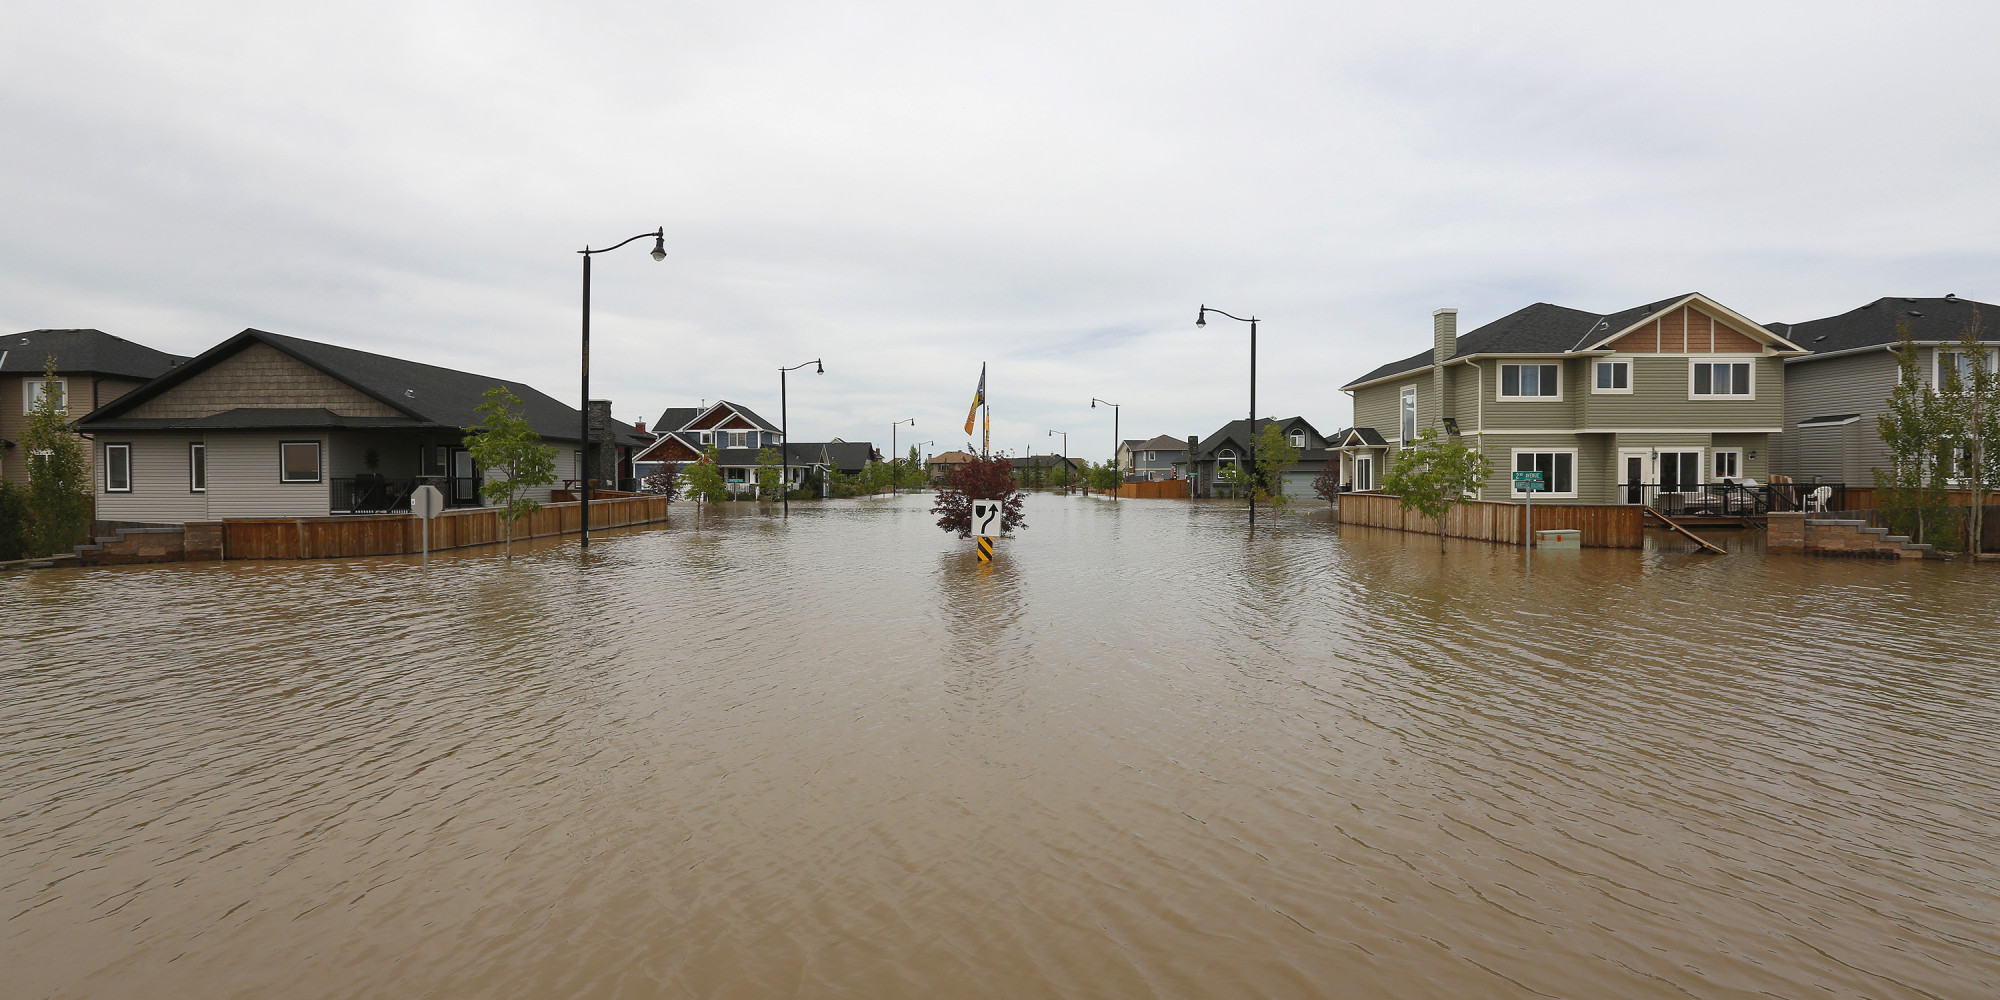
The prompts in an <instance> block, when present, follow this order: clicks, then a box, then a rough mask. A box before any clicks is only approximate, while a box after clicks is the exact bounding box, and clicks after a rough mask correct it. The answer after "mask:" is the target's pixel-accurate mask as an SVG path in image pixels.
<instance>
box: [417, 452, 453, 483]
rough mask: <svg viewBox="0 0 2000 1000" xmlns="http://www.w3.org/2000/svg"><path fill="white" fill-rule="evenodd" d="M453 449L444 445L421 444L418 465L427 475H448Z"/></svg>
mask: <svg viewBox="0 0 2000 1000" xmlns="http://www.w3.org/2000/svg"><path fill="white" fill-rule="evenodd" d="M450 453H451V449H449V448H446V447H445V446H444V445H441V444H440V445H419V446H418V447H417V467H418V468H420V469H422V470H424V471H423V474H424V475H426V476H443V475H448V474H449V473H447V472H446V471H445V470H447V469H449V468H450V467H451V466H450Z"/></svg>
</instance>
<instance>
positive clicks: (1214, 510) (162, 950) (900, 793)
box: [0, 497, 2000, 997]
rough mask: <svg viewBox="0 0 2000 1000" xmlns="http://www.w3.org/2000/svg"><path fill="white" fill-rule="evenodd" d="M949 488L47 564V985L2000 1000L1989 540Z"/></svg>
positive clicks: (29, 914)
mask: <svg viewBox="0 0 2000 1000" xmlns="http://www.w3.org/2000/svg"><path fill="white" fill-rule="evenodd" d="M925 506H926V500H925V498H922V497H915V498H912V497H904V498H874V499H867V500H858V501H842V502H835V503H829V504H824V505H811V504H808V505H802V506H795V507H794V509H793V514H792V518H791V521H790V524H789V525H785V524H781V523H778V522H775V521H774V520H773V519H772V518H770V517H769V516H767V515H766V514H764V513H761V512H759V511H758V510H757V509H756V508H754V507H747V506H746V507H742V508H741V509H729V510H722V511H710V512H706V513H704V514H703V515H702V516H700V517H699V518H697V517H696V516H695V515H694V514H693V512H692V511H689V512H686V513H682V514H677V515H676V522H675V524H674V525H673V526H671V527H668V528H664V529H658V528H656V529H644V530H631V531H623V532H609V533H604V534H601V535H598V536H597V537H596V539H595V544H593V546H592V548H591V551H590V553H589V554H588V556H587V557H584V558H580V557H579V553H578V551H577V550H576V548H575V546H574V543H573V542H572V541H565V540H544V541H540V542H535V543H529V544H526V545H520V546H516V552H517V555H516V558H515V560H514V561H513V563H512V564H511V565H509V564H508V563H506V562H504V561H502V560H501V559H499V558H497V552H492V551H484V550H481V551H472V552H466V551H457V552H448V553H442V554H437V555H434V556H433V557H432V568H431V570H430V572H429V573H428V574H426V573H423V572H421V571H419V569H418V568H417V566H416V564H415V562H414V561H403V560H394V559H381V560H366V561H356V562H349V563H332V562H315V563H301V564H279V563H273V564H241V563H232V564H228V565H223V566H215V565H196V566H168V567H131V568H124V569H102V570H77V571H50V572H42V573H34V574H15V575H11V576H6V577H0V622H4V623H5V624H4V626H0V627H4V636H5V638H4V639H0V643H4V645H0V654H4V655H0V661H4V672H0V746H4V747H5V748H6V749H5V751H4V755H0V817H4V824H5V826H4V831H5V837H4V843H0V913H4V917H5V920H4V923H0V969H5V970H6V975H5V976H4V977H0V984H4V985H0V995H5V996H10V997H11V996H23V997H42V996H78V997H81V996H92V997H125V996H132V997H137V996H146V997H158V996H204V997H208V996H222V997H227V996H243V997H251V996H255V997H268V996H287V997H336V996H338V997H346V996H373V995H381V996H415V995H429V996H437V997H547V996H578V997H599V996H603V997H610V996H626V995H631V996H646V997H652V996H662V995H668V996H674V995H694V996H711V995H714V996H744V997H764V996H773V995H786V996H789V995H800V994H814V995H819V994H834V995H854V996H911V997H916V996H923V997H930V996H992V997H1018V996H1079V997H1081V996H1134V997H1140V996H1216V995H1229V996H1236V995H1242V996H1323V995H1354V996H1370V995H1375V996H1391V995H1393V996H1404V997H1420V996H1438V997H1446V996H1451V997H1465V996H1535V995H1549V996H1592V997H1596V996H1620V997H1644V996H1660V997H1668V996H1688V995H1694V996H1761V995H1774V996H1820V995H1829V996H1870V997H1899V996H1909V997H1924V996H1938V997H1968V996H1991V995H1996V994H2000V950H1996V944H1995V941H1996V935H1995V934H1994V933H1993V927H1994V926H1995V920H1996V917H2000V873H1996V867H1995V863H1994V861H1993V859H1994V858H1995V857H1996V856H2000V792H1996V791H1995V789H1996V788H2000V745H1997V744H1996V740H1995V738H1994V737H1995V733H1996V732H2000V698H1996V694H1995V690H1994V681H1993V678H1994V673H1995V672H1994V669H1993V655H1992V653H1991V643H1990V641H1989V640H1988V639H1987V637H1988V636H1990V635H1991V634H1992V632H1993V629H1994V626H1995V623H1996V622H2000V583H1996V582H1995V581H1996V580H2000V575H1996V574H1995V573H1994V572H1993V571H1992V570H1991V569H1989V568H1985V567H1979V568H1973V567H1963V566H1952V565H1940V564H1934V563H1919V564H1904V563H1876V562H1849V561H1834V560H1806V559H1791V558H1779V559H1766V558H1763V557H1762V556H1761V555H1760V554H1758V552H1757V548H1758V546H1759V544H1760V540H1759V538H1758V536H1756V535H1755V534H1754V533H1735V534H1733V535H1728V536H1718V537H1721V538H1723V539H1724V540H1725V544H1726V545H1727V546H1729V547H1732V548H1735V549H1740V550H1742V551H1740V552H1738V554H1733V555H1730V556H1723V557H1717V556H1710V555H1702V554H1696V553H1693V552H1691V551H1689V549H1690V548H1692V546H1691V545H1688V544H1687V543H1684V542H1677V541H1674V540H1672V539H1661V540H1658V541H1656V543H1655V547H1654V548H1650V549H1648V550H1646V551H1644V552H1611V551H1600V550H1586V551H1583V552H1578V553H1552V552H1551V553H1541V554H1538V555H1537V556H1536V562H1535V572H1534V576H1533V579H1532V580H1529V579H1526V578H1525V577H1524V574H1523V572H1522V566H1521V553H1520V551H1519V550H1517V549H1510V548H1499V547H1494V546H1488V545H1484V544H1482V543H1476V542H1461V541H1457V540H1452V541H1449V542H1448V543H1447V546H1446V551H1445V553H1444V554H1443V555H1440V554H1439V552H1438V550H1437V545H1436V542H1435V539H1432V538H1426V537H1423V536H1406V535H1402V534H1399V533H1393V532H1381V531H1375V530H1371V529H1363V528H1355V527H1351V526H1350V527H1346V528H1344V529H1341V530H1339V531H1336V530H1335V528H1334V526H1333V525H1332V524H1331V523H1330V522H1329V521H1328V519H1327V518H1326V516H1325V514H1324V512H1323V511H1303V512H1298V513H1294V514H1291V515H1287V516H1286V517H1284V518H1282V519H1280V520H1279V521H1278V522H1277V523H1276V524H1262V525H1260V528H1259V530H1258V531H1257V533H1256V534H1255V535H1254V536H1251V535H1248V534H1247V533H1246V532H1244V531H1243V530H1242V513H1243V512H1242V509H1241V507H1239V506H1235V505H1232V504H1226V503H1186V502H1173V501H1123V502H1119V503H1117V504H1115V505H1114V504H1112V503H1109V502H1106V501H1102V500H1096V499H1083V498H1069V499H1064V498H1059V497H1037V498H1034V499H1033V500H1031V501H1030V505H1029V515H1030V517H1029V520H1030V525H1031V527H1030V528H1029V529H1028V530H1026V531H1023V532H1021V533H1019V534H1018V535H1017V536H1016V537H1013V538H1010V539H1007V540H1004V541H1002V542H1001V543H1000V559H999V562H998V563H997V564H995V565H993V566H986V567H982V566H980V565H979V564H978V562H977V560H976V559H975V557H974V556H973V554H972V550H971V544H970V543H969V542H960V541H958V540H957V539H956V538H953V537H950V536H946V535H945V534H943V533H942V532H939V531H937V530H936V529H935V528H934V527H933V526H932V524H931V520H932V519H931V517H930V516H929V515H928V513H927V512H926V511H925Z"/></svg>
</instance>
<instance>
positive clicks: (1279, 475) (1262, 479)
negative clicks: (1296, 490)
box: [1251, 424, 1299, 510]
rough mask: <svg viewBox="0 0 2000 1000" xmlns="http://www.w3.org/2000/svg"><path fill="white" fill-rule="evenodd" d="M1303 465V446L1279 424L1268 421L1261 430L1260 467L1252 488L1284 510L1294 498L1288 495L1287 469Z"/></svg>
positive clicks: (1259, 497) (1258, 450)
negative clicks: (1301, 452) (1300, 462)
mask: <svg viewBox="0 0 2000 1000" xmlns="http://www.w3.org/2000/svg"><path fill="white" fill-rule="evenodd" d="M1297 464H1299V449H1298V448H1297V447H1295V446H1294V445H1293V444H1292V442H1291V439H1290V438H1287V437H1286V436H1285V432H1284V431H1282V430H1280V429H1279V428H1278V425H1277V424H1265V425H1264V429H1263V430H1261V431H1258V432H1257V463H1256V465H1257V467H1256V470H1255V473H1256V475H1255V481H1254V482H1253V483H1252V484H1251V488H1252V489H1253V490H1255V491H1256V497H1257V499H1259V500H1262V501H1264V502H1265V503H1267V504H1270V505H1271V507H1272V508H1273V509H1274V510H1284V509H1285V508H1286V507H1288V506H1290V505H1291V502H1292V498H1291V497H1288V496H1286V495H1285V470H1286V469H1289V468H1291V467H1292V466H1294V465H1297Z"/></svg>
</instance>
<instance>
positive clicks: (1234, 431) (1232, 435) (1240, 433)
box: [1181, 362, 1428, 461]
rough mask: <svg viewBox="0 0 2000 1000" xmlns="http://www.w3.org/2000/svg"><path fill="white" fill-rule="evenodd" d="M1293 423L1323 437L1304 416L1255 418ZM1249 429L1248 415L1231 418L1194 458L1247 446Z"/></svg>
mask: <svg viewBox="0 0 2000 1000" xmlns="http://www.w3.org/2000/svg"><path fill="white" fill-rule="evenodd" d="M1426 363H1428V362H1426ZM1295 423H1298V424H1304V425H1306V429H1307V430H1310V431H1312V433H1313V436H1314V437H1320V438H1322V439H1323V437H1324V436H1323V435H1321V434H1320V432H1319V428H1317V427H1314V426H1313V425H1312V422H1311V421H1309V420H1307V419H1306V418H1304V417H1286V418H1284V419H1283V420H1275V419H1272V418H1271V417H1258V418H1257V426H1258V427H1259V428H1262V427H1264V426H1265V425H1266V424H1277V425H1278V426H1279V427H1290V426H1291V425H1293V424H1295ZM1249 430H1250V419H1249V418H1248V417H1245V418H1244V419H1242V420H1231V421H1230V422H1228V423H1226V424H1223V425H1222V427H1221V429H1219V430H1217V431H1216V432H1215V433H1213V434H1210V435H1209V436H1207V437H1205V438H1203V439H1202V440H1201V443H1200V444H1199V445H1197V446H1196V448H1195V459H1196V460H1197V461H1207V460H1209V459H1211V458H1214V457H1215V450H1216V449H1217V448H1220V447H1222V446H1223V444H1225V443H1231V444H1234V445H1235V446H1236V447H1238V448H1245V447H1248V444H1249V441H1250V433H1249ZM1181 447H1182V448H1183V449H1185V448H1186V447H1187V446H1186V444H1185V443H1183V444H1182V446H1181ZM1304 454H1305V452H1304V451H1303V450H1301V451H1300V455H1301V456H1303V455H1304ZM1301 461H1303V458H1301Z"/></svg>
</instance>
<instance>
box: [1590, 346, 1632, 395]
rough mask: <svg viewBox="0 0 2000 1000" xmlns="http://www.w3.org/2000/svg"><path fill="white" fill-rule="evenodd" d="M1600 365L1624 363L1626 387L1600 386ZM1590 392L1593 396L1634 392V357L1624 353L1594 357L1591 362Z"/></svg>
mask: <svg viewBox="0 0 2000 1000" xmlns="http://www.w3.org/2000/svg"><path fill="white" fill-rule="evenodd" d="M1599 365H1624V366H1625V388H1623V389H1606V388H1604V387H1602V386H1599V385H1598V384H1597V374H1598V372H1597V368H1598V366H1599ZM1590 394H1591V395H1593V396H1630V395H1631V394H1632V359H1631V358H1629V357H1626V356H1624V355H1614V356H1612V357H1607V358H1595V359H1593V360H1592V361H1591V362H1590Z"/></svg>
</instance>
